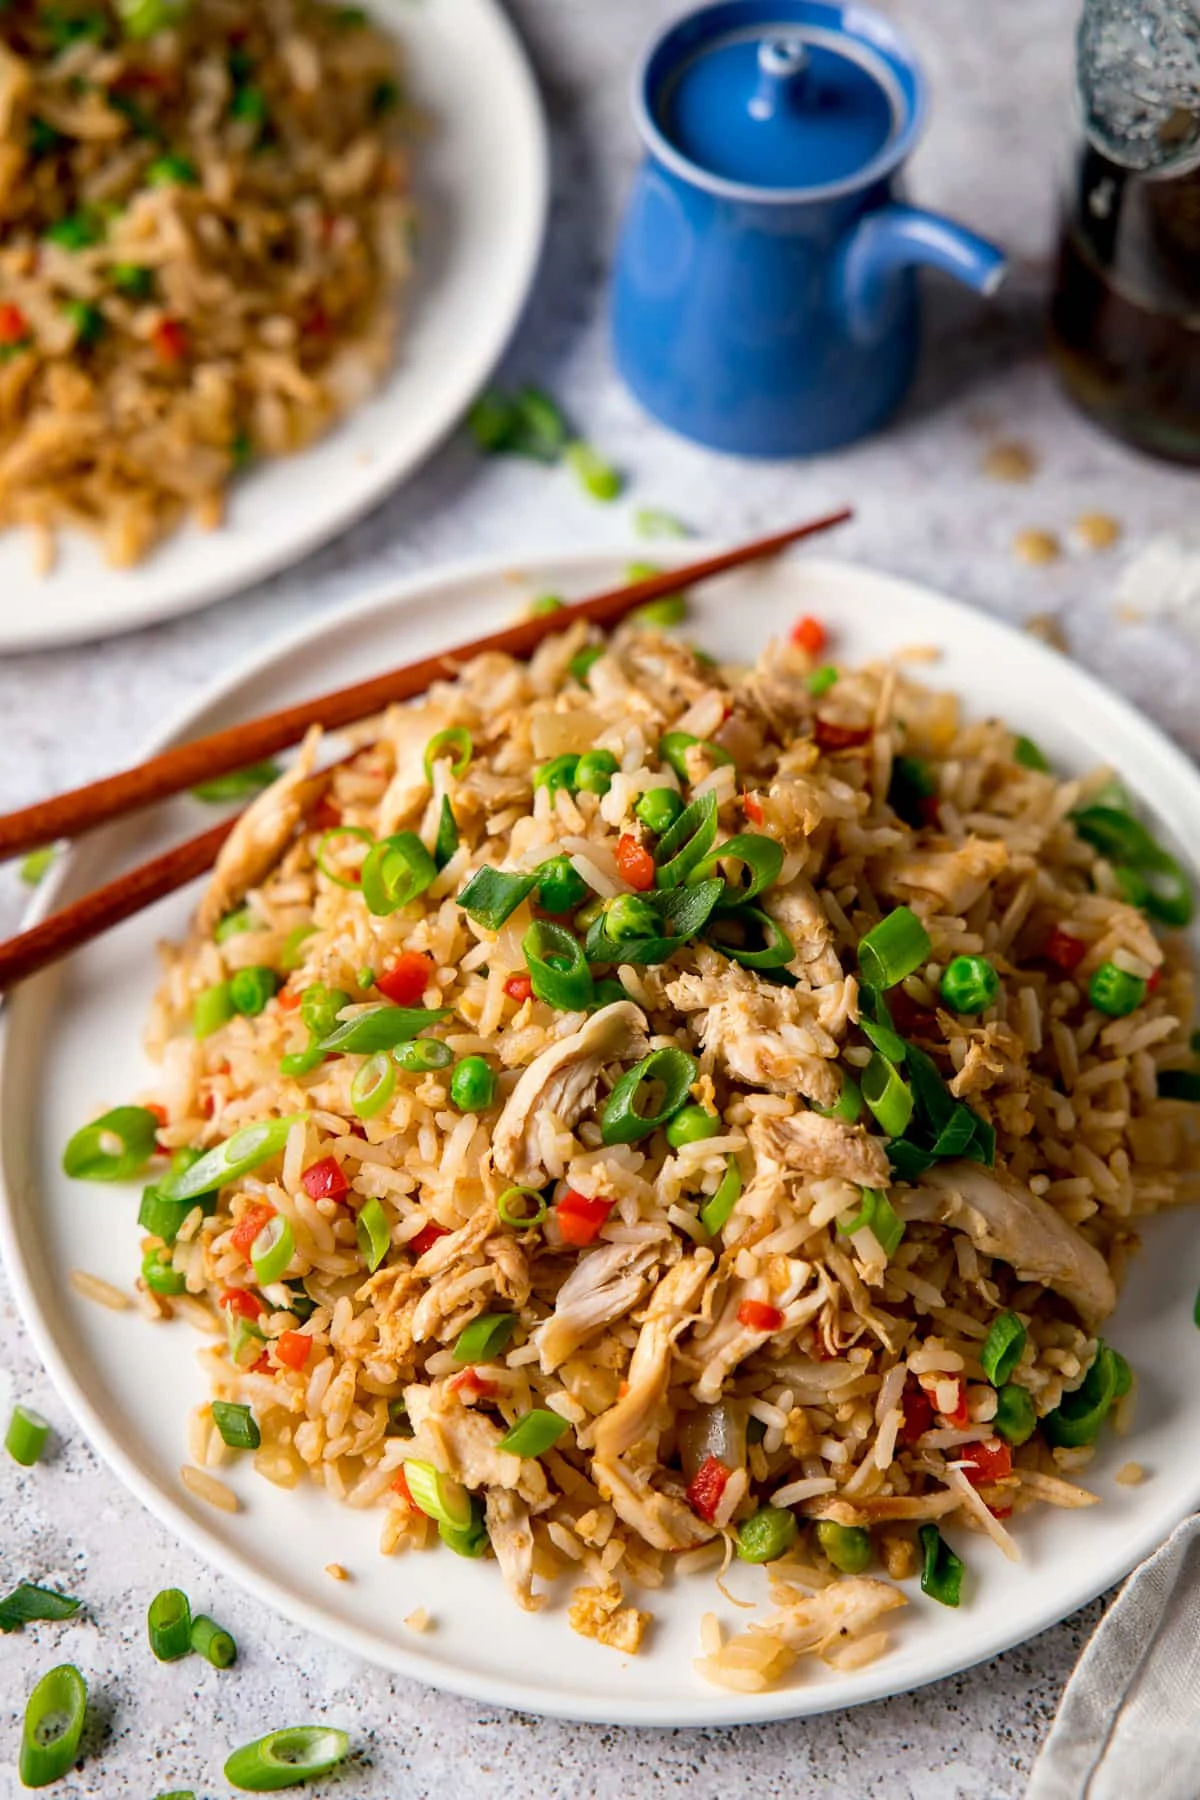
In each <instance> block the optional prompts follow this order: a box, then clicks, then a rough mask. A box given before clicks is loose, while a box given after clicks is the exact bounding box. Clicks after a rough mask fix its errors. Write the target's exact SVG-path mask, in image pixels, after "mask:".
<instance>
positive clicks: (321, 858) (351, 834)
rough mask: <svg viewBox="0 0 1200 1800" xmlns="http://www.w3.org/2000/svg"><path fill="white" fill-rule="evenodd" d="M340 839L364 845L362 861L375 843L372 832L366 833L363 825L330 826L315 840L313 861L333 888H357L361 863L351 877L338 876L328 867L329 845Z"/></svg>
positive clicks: (334, 870)
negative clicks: (349, 839) (365, 847)
mask: <svg viewBox="0 0 1200 1800" xmlns="http://www.w3.org/2000/svg"><path fill="white" fill-rule="evenodd" d="M341 838H353V839H354V841H355V842H356V843H359V844H366V846H367V850H366V851H365V852H364V860H365V857H366V856H367V855H369V854H370V851H371V849H372V848H373V846H374V843H375V834H374V832H371V831H368V830H367V829H366V827H365V826H363V825H331V826H330V827H329V830H328V831H323V832H322V833H321V835H320V837H319V838H318V839H317V847H316V849H315V850H314V851H313V861H314V862H315V863H316V865H317V867H318V869H320V871H321V873H322V875H324V877H325V879H326V881H332V882H333V884H334V886H335V887H340V888H357V887H358V885H359V883H360V881H361V880H362V869H363V865H362V863H360V864H359V865H358V867H357V868H356V869H355V870H354V872H353V874H351V875H339V874H338V872H337V870H336V869H334V868H332V867H331V866H330V862H329V846H330V844H336V843H337V842H338V841H339V839H341Z"/></svg>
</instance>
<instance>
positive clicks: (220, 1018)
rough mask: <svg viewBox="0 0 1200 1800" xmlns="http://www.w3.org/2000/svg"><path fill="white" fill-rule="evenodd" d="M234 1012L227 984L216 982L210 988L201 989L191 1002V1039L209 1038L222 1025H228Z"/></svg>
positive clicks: (229, 987)
mask: <svg viewBox="0 0 1200 1800" xmlns="http://www.w3.org/2000/svg"><path fill="white" fill-rule="evenodd" d="M235 1010H236V1009H235V1007H234V1004H233V989H232V987H231V986H230V984H229V982H227V981H218V982H214V984H213V986H212V987H206V988H202V989H201V990H200V992H199V993H198V994H197V995H196V998H195V999H194V1000H193V1002H192V1035H193V1037H198V1038H206V1037H211V1036H212V1034H213V1032H214V1031H220V1029H221V1027H222V1025H228V1023H229V1021H230V1019H232V1017H233V1015H234V1012H235Z"/></svg>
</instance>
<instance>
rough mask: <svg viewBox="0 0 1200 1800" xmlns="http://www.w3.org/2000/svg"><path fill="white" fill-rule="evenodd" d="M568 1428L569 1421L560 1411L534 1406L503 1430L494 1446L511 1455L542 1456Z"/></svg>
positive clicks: (569, 1427)
mask: <svg viewBox="0 0 1200 1800" xmlns="http://www.w3.org/2000/svg"><path fill="white" fill-rule="evenodd" d="M570 1429H571V1426H570V1421H569V1420H567V1419H564V1418H563V1417H562V1415H561V1414H560V1413H556V1412H549V1411H548V1410H547V1409H546V1408H545V1407H544V1406H535V1407H534V1408H533V1409H532V1410H531V1411H530V1412H527V1413H525V1414H524V1415H523V1416H522V1417H521V1418H519V1419H518V1420H517V1422H516V1424H515V1425H514V1426H512V1427H511V1429H510V1430H508V1431H506V1432H505V1434H504V1436H503V1437H502V1438H501V1439H500V1442H499V1443H498V1444H497V1445H496V1448H497V1450H507V1451H508V1452H509V1453H510V1455H512V1456H526V1457H532V1456H543V1455H544V1454H545V1452H546V1451H547V1450H549V1449H551V1448H552V1447H553V1446H554V1445H555V1444H557V1442H558V1440H559V1438H560V1437H562V1436H563V1434H564V1432H567V1431H570Z"/></svg>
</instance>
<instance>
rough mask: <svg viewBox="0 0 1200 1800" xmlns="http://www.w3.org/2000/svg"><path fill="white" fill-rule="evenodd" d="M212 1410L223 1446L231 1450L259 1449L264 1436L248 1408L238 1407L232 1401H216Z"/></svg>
mask: <svg viewBox="0 0 1200 1800" xmlns="http://www.w3.org/2000/svg"><path fill="white" fill-rule="evenodd" d="M211 1410H212V1420H213V1424H214V1425H215V1426H216V1428H217V1430H218V1431H219V1432H220V1434H221V1442H222V1443H223V1444H228V1446H229V1448H230V1449H231V1450H257V1449H258V1447H259V1445H260V1444H261V1443H262V1435H261V1433H260V1432H259V1429H258V1424H257V1422H256V1420H255V1417H254V1414H253V1413H252V1412H251V1411H250V1408H249V1407H248V1406H241V1405H237V1404H235V1403H234V1401H232V1400H214V1401H213V1402H212V1409H211Z"/></svg>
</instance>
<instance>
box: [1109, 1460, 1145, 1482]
mask: <svg viewBox="0 0 1200 1800" xmlns="http://www.w3.org/2000/svg"><path fill="white" fill-rule="evenodd" d="M1113 1479H1114V1481H1117V1482H1119V1483H1120V1485H1121V1486H1122V1487H1137V1486H1138V1484H1139V1482H1143V1481H1145V1479H1146V1470H1145V1468H1144V1466H1143V1465H1142V1464H1141V1463H1140V1462H1127V1463H1122V1464H1121V1466H1120V1468H1119V1469H1118V1470H1117V1472H1116V1474H1115V1476H1114V1477H1113Z"/></svg>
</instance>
